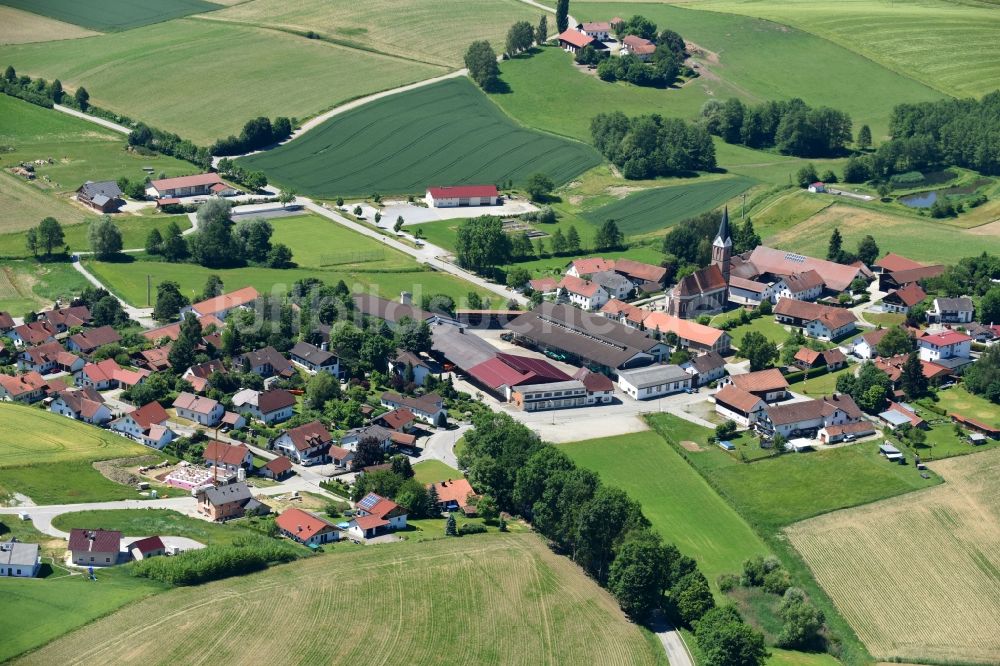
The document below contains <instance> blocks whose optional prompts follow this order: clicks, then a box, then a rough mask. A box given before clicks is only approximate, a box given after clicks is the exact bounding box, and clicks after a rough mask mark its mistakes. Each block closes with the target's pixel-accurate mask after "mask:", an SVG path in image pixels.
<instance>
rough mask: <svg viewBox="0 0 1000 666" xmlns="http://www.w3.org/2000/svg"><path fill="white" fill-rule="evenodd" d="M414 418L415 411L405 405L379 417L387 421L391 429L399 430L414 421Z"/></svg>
mask: <svg viewBox="0 0 1000 666" xmlns="http://www.w3.org/2000/svg"><path fill="white" fill-rule="evenodd" d="M414 418H415V417H414V416H413V412H411V411H410V410H408V409H407V408H405V407H400V408H398V409H394V410H392V411H391V412H386V413H385V414H383V415H382V416H380V417H379V420H380V421H382V422H383V423H385V425H386V427H387V428H389V429H390V430H399V429H400V428H405V427H406V426H408V425H409V424H411V423H413V419H414Z"/></svg>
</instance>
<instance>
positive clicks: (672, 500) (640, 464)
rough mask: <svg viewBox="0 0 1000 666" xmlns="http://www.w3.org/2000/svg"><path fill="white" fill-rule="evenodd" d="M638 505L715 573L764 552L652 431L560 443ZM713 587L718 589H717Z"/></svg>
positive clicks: (704, 569) (667, 535) (670, 538)
mask: <svg viewBox="0 0 1000 666" xmlns="http://www.w3.org/2000/svg"><path fill="white" fill-rule="evenodd" d="M559 448H560V449H561V450H562V451H563V452H564V453H566V455H568V456H569V457H570V458H572V459H573V461H574V462H576V464H577V465H580V466H582V467H587V468H589V469H592V470H594V471H595V472H597V473H598V474H600V475H601V480H602V481H604V482H605V483H607V484H609V485H612V486H618V487H619V488H621V489H622V490H625V491H626V492H628V493H629V495H631V496H632V497H633V498H634V499H635V500H637V501H638V502H640V503H641V504H642V510H643V513H645V514H646V517H647V518H649V520H650V521H651V522H652V523H653V526H654V527H655V528H656V529H657V530H658V531H659V532H660V533H661V534H662V535H663V537H664V538H665V539H666V540H667V541H669V542H673V543H675V544H676V545H677V547H678V548H679V549H680V550H681V552H683V553H684V554H685V555H689V556H691V557H693V558H695V559H696V560H698V566H699V567H700V568H701V570H702V572H703V573H704V574H705V576H706V577H707V578H708V580H709V581H710V582H711V584H712V586H713V589H715V582H716V577H717V576H718V575H719V574H721V573H728V572H732V571H735V570H737V569H738V568H739V566H740V564H741V563H742V562H743V560H745V559H747V558H750V557H753V556H755V555H766V554H768V552H769V551H768V548H767V546H765V545H764V542H763V541H761V539H760V537H758V536H757V535H756V534H754V532H753V530H751V529H750V527H749V526H748V525H747V524H746V522H745V521H744V520H743V519H742V518H740V517H739V516H738V515H737V514H736V512H735V511H733V509H732V508H731V507H729V506H728V505H727V504H726V502H725V500H723V499H722V498H721V497H719V495H718V494H716V492H715V491H714V490H712V488H711V487H710V486H709V485H708V484H707V483H706V482H705V480H704V479H702V478H701V477H700V476H699V475H698V473H697V472H696V471H695V470H693V469H691V467H690V466H689V465H688V464H687V462H685V460H684V459H683V458H682V457H681V456H680V455H679V454H678V453H677V452H676V451H674V449H673V448H671V446H670V445H669V444H667V442H665V441H664V440H663V438H662V437H660V436H659V435H658V434H657V433H656V432H654V431H646V432H641V433H635V434H631V435H620V436H617V437H606V438H603V439H591V440H587V441H583V442H574V443H572V444H563V445H560V447H559ZM716 591H717V590H716Z"/></svg>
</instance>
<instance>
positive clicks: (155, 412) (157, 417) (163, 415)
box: [129, 402, 169, 430]
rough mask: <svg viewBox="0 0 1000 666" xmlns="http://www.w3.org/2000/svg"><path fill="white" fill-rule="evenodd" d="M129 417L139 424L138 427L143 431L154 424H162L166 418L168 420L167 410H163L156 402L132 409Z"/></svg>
mask: <svg viewBox="0 0 1000 666" xmlns="http://www.w3.org/2000/svg"><path fill="white" fill-rule="evenodd" d="M129 416H131V417H132V420H133V421H135V422H136V423H137V424H139V427H140V428H142V429H143V430H148V429H149V426H151V425H153V424H154V423H163V422H164V421H166V420H167V418H169V417H168V415H167V410H165V409H163V406H162V405H160V403H158V402H151V403H149V404H146V405H143V406H142V407H140V408H138V409H134V410H132V411H131V412H129Z"/></svg>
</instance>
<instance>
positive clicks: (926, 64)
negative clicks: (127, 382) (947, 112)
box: [576, 0, 1000, 97]
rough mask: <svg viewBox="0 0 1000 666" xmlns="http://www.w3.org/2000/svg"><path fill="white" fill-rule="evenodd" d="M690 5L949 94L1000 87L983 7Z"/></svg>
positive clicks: (882, 0) (712, 1)
mask: <svg viewBox="0 0 1000 666" xmlns="http://www.w3.org/2000/svg"><path fill="white" fill-rule="evenodd" d="M695 6H696V7H698V8H704V9H712V10H718V11H726V12H736V13H739V14H750V15H753V16H761V17H764V18H769V19H772V20H774V21H779V22H781V23H787V24H789V25H794V26H796V27H798V28H800V29H802V30H806V31H808V32H811V33H813V34H815V35H818V36H820V37H823V38H825V39H829V40H830V41H832V42H835V43H837V44H840V45H841V46H843V47H845V48H848V49H851V50H852V51H856V52H857V53H859V54H861V55H863V56H865V57H866V58H870V59H872V60H874V61H875V62H878V63H881V64H883V65H885V66H886V67H888V68H889V69H892V70H894V71H898V72H901V73H903V74H905V75H907V76H909V77H911V78H913V79H916V80H918V81H923V82H924V83H926V84H927V85H929V86H932V87H934V88H937V89H938V90H941V91H942V92H945V93H947V94H949V95H955V96H957V97H969V96H974V97H979V96H981V95H983V94H985V93H988V92H991V91H993V90H996V89H997V88H998V87H1000V53H997V49H996V48H994V46H995V44H996V33H997V30H1000V17H998V16H997V11H996V5H995V4H992V3H989V2H982V3H976V2H947V1H946V0H921V1H920V2H902V3H900V2H890V1H887V0H850V1H849V2H840V3H837V4H833V5H829V4H828V5H817V4H816V3H813V2H810V1H809V0H753V1H752V2H750V1H747V0H718V1H716V0H709V1H707V2H705V1H702V2H698V3H697V4H696V5H695ZM576 11H579V10H576ZM682 34H683V33H682ZM825 71H826V70H824V74H825Z"/></svg>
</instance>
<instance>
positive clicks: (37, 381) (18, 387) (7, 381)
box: [0, 370, 45, 398]
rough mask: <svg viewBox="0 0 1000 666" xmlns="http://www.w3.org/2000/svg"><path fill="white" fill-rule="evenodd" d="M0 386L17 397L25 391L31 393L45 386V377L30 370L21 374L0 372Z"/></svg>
mask: <svg viewBox="0 0 1000 666" xmlns="http://www.w3.org/2000/svg"><path fill="white" fill-rule="evenodd" d="M0 386H2V387H3V388H4V390H5V391H7V393H9V394H10V395H11V396H12V397H15V398H16V397H18V396H21V395H24V394H25V393H31V392H32V391H37V390H38V389H41V388H44V387H45V378H44V377H42V376H41V375H40V374H38V373H37V372H35V371H34V370H32V371H31V372H26V373H24V374H22V375H14V376H11V375H2V374H0Z"/></svg>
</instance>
